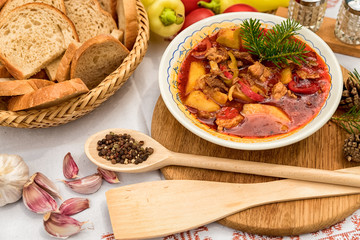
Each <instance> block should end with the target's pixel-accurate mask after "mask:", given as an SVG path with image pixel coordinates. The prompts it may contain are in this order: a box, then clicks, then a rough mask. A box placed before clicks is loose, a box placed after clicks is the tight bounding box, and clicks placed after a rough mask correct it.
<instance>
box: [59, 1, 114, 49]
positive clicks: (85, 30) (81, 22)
mask: <svg viewBox="0 0 360 240" xmlns="http://www.w3.org/2000/svg"><path fill="white" fill-rule="evenodd" d="M64 2H65V7H66V14H67V16H68V17H69V18H70V19H71V21H73V23H74V25H75V28H76V31H77V33H78V35H79V39H80V42H81V43H83V42H85V41H86V40H88V39H90V38H92V37H95V36H97V35H100V34H110V33H111V31H112V30H113V29H116V28H117V26H116V22H115V21H114V19H113V18H112V16H111V15H110V14H109V13H108V12H106V11H104V10H103V9H102V8H101V7H100V4H99V2H98V1H97V0H65V1H64Z"/></svg>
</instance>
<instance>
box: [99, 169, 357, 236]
mask: <svg viewBox="0 0 360 240" xmlns="http://www.w3.org/2000/svg"><path fill="white" fill-rule="evenodd" d="M359 169H360V167H357V168H352V169H350V170H347V171H346V172H352V173H359ZM355 193H360V188H354V187H345V186H340V185H330V184H323V183H314V182H306V181H298V180H290V179H286V180H279V181H273V182H267V183H256V184H234V183H220V182H209V181H195V180H169V181H155V182H145V183H139V184H134V185H128V186H124V187H120V188H116V189H111V190H109V191H107V192H106V199H107V204H108V209H109V214H110V219H111V224H112V227H113V231H114V235H115V238H116V239H119V240H120V239H147V238H154V237H160V236H166V235H169V234H173V233H177V232H182V231H186V230H189V229H193V228H196V227H199V226H202V225H204V224H208V223H210V222H214V221H217V220H219V219H221V218H224V217H226V216H228V215H231V214H234V213H236V212H239V211H242V210H245V209H248V208H251V207H255V206H259V205H263V204H268V203H274V202H284V201H291V200H299V199H309V198H319V197H329V196H340V195H347V194H355Z"/></svg>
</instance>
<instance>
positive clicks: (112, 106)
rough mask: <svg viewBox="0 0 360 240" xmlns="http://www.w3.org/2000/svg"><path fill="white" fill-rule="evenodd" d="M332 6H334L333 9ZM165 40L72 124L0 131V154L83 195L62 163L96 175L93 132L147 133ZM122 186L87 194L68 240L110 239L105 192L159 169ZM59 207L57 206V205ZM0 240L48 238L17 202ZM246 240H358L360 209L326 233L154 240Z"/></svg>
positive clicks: (203, 233)
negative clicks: (79, 225)
mask: <svg viewBox="0 0 360 240" xmlns="http://www.w3.org/2000/svg"><path fill="white" fill-rule="evenodd" d="M339 4H340V2H339V0H333V1H328V5H329V8H328V10H327V13H326V14H327V16H329V17H335V16H336V15H337V10H338V7H339ZM332 6H333V7H332ZM167 45H168V42H166V41H164V40H163V39H161V38H158V37H156V36H154V35H152V36H151V40H150V42H149V48H148V52H147V54H146V56H145V58H144V60H143V61H142V63H141V64H140V65H139V67H138V68H137V69H136V71H135V72H134V74H133V75H132V76H131V77H130V79H129V80H128V82H127V83H126V84H125V85H123V87H122V88H121V89H120V90H119V91H118V92H116V94H115V95H114V96H112V97H110V99H108V100H107V101H106V102H105V103H103V104H102V105H101V106H100V107H98V108H97V109H95V110H94V111H93V112H91V113H89V114H87V115H86V116H84V117H82V118H80V119H78V120H75V121H73V122H71V123H68V124H65V125H62V126H58V127H52V128H48V129H16V128H7V127H0V136H1V137H0V152H1V153H8V154H18V155H20V156H22V157H23V159H24V160H25V161H26V163H27V164H28V166H29V168H30V175H31V174H33V173H35V172H42V173H43V174H45V175H46V176H48V177H49V178H50V179H52V180H53V181H55V183H56V185H57V186H58V187H59V189H60V192H61V194H62V196H63V198H64V199H68V198H70V197H77V196H79V197H84V195H80V194H77V193H74V192H72V191H71V190H69V189H68V188H66V187H65V186H64V184H63V183H62V182H60V181H58V180H59V179H63V178H64V177H63V173H62V161H63V158H64V156H65V154H66V153H67V152H71V153H72V155H73V157H74V159H75V161H76V162H77V164H78V166H79V168H80V172H79V176H80V177H84V176H87V175H90V174H92V173H95V172H96V166H95V165H93V164H92V163H91V162H90V161H89V160H88V159H87V157H86V155H85V153H84V149H83V148H84V143H85V141H86V139H87V138H88V137H89V136H91V135H92V134H94V133H96V132H98V131H100V130H104V129H107V128H128V129H135V130H138V131H141V132H144V133H146V134H149V135H150V130H151V129H150V127H151V119H152V114H153V109H154V106H155V104H156V101H157V99H158V97H159V95H160V92H159V88H158V82H157V81H158V77H157V75H158V67H159V63H160V59H161V56H162V53H163V51H164V50H165V48H166V47H167ZM336 56H337V57H338V60H339V62H340V64H342V65H343V66H344V67H346V68H347V69H349V70H353V69H354V68H357V69H358V70H359V71H360V59H358V58H354V57H349V56H344V55H340V54H336ZM119 179H120V181H121V183H119V184H117V185H111V184H108V183H107V182H105V181H104V183H103V185H102V187H101V189H100V190H99V191H98V192H96V193H94V194H92V195H88V196H86V197H88V198H89V199H90V208H89V209H87V210H85V211H84V212H81V213H79V214H77V215H75V216H74V218H76V219H77V220H79V221H87V220H88V221H89V223H87V224H85V225H84V226H85V229H84V230H83V231H81V232H80V233H79V234H77V235H75V236H73V237H71V239H95V240H100V239H106V240H110V239H114V236H113V234H112V228H111V223H110V218H109V214H108V210H107V206H106V200H105V192H106V191H107V190H109V189H111V188H114V187H120V186H123V185H127V184H133V183H140V182H145V181H154V180H160V179H162V176H161V173H160V172H159V171H154V172H149V173H143V174H123V173H121V174H119ZM58 203H60V202H58ZM0 239H1V240H15V239H51V238H50V237H49V235H48V234H47V233H46V232H45V230H44V228H43V223H42V215H39V214H35V213H33V212H30V211H29V210H27V209H26V208H25V206H24V204H23V203H22V201H21V200H20V201H18V202H16V203H13V204H8V205H6V206H4V207H2V208H0ZM165 239H166V240H180V239H181V240H193V239H194V240H230V239H233V240H245V239H246V240H247V239H284V240H290V239H301V240H310V239H311V240H313V239H314V240H315V239H316V240H320V239H322V240H325V239H329V240H330V239H360V210H359V211H357V212H355V213H354V214H353V215H351V216H349V217H348V218H346V220H344V221H343V222H341V223H338V224H336V225H334V226H332V227H330V228H328V229H325V230H321V231H319V232H317V233H312V234H305V235H302V236H296V237H283V238H270V237H266V236H256V235H251V234H247V233H243V232H240V231H235V230H233V229H230V228H227V227H224V226H222V225H220V224H217V223H213V224H209V225H207V226H203V227H200V228H198V229H193V230H191V231H188V232H185V233H179V234H175V235H172V236H168V237H164V238H159V239H157V240H165Z"/></svg>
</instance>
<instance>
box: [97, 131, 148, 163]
mask: <svg viewBox="0 0 360 240" xmlns="http://www.w3.org/2000/svg"><path fill="white" fill-rule="evenodd" d="M97 144H98V146H97V148H96V149H97V150H98V155H99V156H100V157H103V158H105V159H107V160H109V161H111V163H112V164H116V163H120V164H131V163H133V164H139V163H142V162H143V161H145V160H146V159H147V158H148V156H149V155H151V154H152V153H153V152H154V149H153V148H151V147H146V148H144V147H143V146H144V144H145V143H144V141H139V142H137V141H136V140H135V139H134V138H133V137H131V136H130V135H129V134H126V133H124V134H115V133H113V132H110V133H109V134H106V135H105V137H104V139H102V140H99V141H98V142H97Z"/></svg>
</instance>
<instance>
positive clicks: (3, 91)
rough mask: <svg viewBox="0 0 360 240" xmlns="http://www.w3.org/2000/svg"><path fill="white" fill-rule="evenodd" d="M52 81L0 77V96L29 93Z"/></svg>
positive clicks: (50, 83)
mask: <svg viewBox="0 0 360 240" xmlns="http://www.w3.org/2000/svg"><path fill="white" fill-rule="evenodd" d="M53 84H55V83H54V82H51V81H48V80H44V79H29V80H12V79H4V78H3V79H0V96H18V95H24V94H27V93H31V92H33V91H35V90H37V89H40V88H43V87H45V86H49V85H53Z"/></svg>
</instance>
